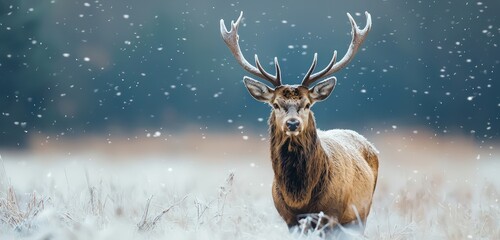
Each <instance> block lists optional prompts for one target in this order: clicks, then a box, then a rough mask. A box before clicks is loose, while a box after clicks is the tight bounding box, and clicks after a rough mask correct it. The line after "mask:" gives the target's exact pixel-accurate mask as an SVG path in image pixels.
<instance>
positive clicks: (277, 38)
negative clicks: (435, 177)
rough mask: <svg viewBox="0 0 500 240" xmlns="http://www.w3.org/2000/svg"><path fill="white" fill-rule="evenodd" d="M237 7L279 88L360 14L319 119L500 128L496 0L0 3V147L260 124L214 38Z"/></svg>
mask: <svg viewBox="0 0 500 240" xmlns="http://www.w3.org/2000/svg"><path fill="white" fill-rule="evenodd" d="M302 4H304V3H302ZM241 10H243V11H244V12H245V14H244V16H245V19H244V24H243V26H242V27H241V28H240V30H239V33H240V43H241V46H242V49H243V51H244V54H245V55H246V56H247V58H248V59H253V54H255V53H257V54H259V58H260V59H261V62H265V63H271V60H272V58H273V57H274V56H278V58H279V59H280V62H281V66H282V72H283V74H284V82H285V83H288V84H296V83H299V82H300V80H301V79H302V76H303V74H304V73H305V72H306V71H307V68H308V67H309V65H310V63H311V60H312V56H313V54H314V52H318V54H319V63H318V65H319V66H318V68H322V67H323V66H325V65H326V64H327V63H328V61H329V59H330V57H331V54H332V52H333V50H335V49H336V50H338V52H339V55H340V56H343V54H344V53H345V51H346V49H347V46H348V43H349V41H350V25H349V23H348V19H347V16H346V15H345V13H346V12H351V13H352V14H353V16H354V17H355V19H356V21H357V22H358V24H359V25H360V26H364V24H365V17H364V14H363V12H364V11H365V10H368V11H369V12H370V13H371V15H372V17H373V30H372V32H371V33H370V34H369V36H368V39H367V41H366V42H365V43H364V46H363V49H362V51H360V52H359V53H358V55H357V56H356V58H355V60H354V61H353V62H352V63H351V64H350V65H349V67H348V68H346V69H344V70H343V71H341V72H339V73H338V74H336V76H337V78H338V79H339V83H338V85H337V87H336V89H335V91H334V93H333V95H332V97H331V99H329V100H328V101H326V102H324V103H321V104H318V106H316V110H315V111H316V112H317V114H316V116H317V118H318V121H319V123H320V126H324V128H333V127H345V128H365V129H366V128H368V127H369V126H380V127H381V128H391V127H392V126H415V127H427V128H431V129H433V130H434V131H435V132H436V133H438V134H448V133H452V134H471V135H473V136H475V137H476V138H477V139H478V140H480V141H483V140H489V139H495V138H496V137H498V135H499V133H500V129H499V125H498V122H499V117H500V94H498V93H499V92H500V86H499V84H498V79H499V73H498V68H499V66H500V58H499V56H500V54H498V53H499V52H500V51H499V47H498V45H499V44H500V42H499V34H500V25H499V21H498V11H499V10H500V4H499V3H498V1H494V0H488V1H483V2H451V1H439V2H433V3H427V1H409V2H404V1H396V0H379V1H368V0H366V1H356V3H353V2H352V1H318V2H316V3H315V5H313V6H307V7H306V6H301V5H300V4H298V3H294V4H293V5H292V3H290V2H289V1H273V2H269V1H251V2H248V3H246V2H245V3H243V2H240V3H235V4H228V3H223V2H222V1H148V4H144V3H141V2H140V1H118V0H116V1H102V2H101V1H88V2H87V1H76V0H75V1H34V0H33V1H14V0H11V1H8V0H6V1H0V84H1V85H0V114H1V115H0V146H4V147H5V146H25V145H26V143H27V140H28V139H29V137H30V136H31V135H32V134H37V135H40V136H52V137H56V138H57V137H61V136H81V135H85V134H109V133H111V132H115V131H122V132H123V131H124V132H128V131H130V132H135V131H136V130H138V129H140V130H144V129H146V130H147V129H154V130H161V131H179V130H182V129H185V128H188V127H190V126H197V127H199V128H203V129H212V130H217V131H223V130H232V131H236V130H235V129H237V127H238V126H245V127H247V126H248V128H256V129H262V132H265V128H266V125H265V119H267V115H268V112H269V109H268V108H267V107H265V106H262V104H259V103H257V102H254V101H253V100H252V99H251V97H250V96H249V95H248V94H247V92H246V89H245V88H244V87H243V84H242V83H241V80H242V77H243V75H245V74H247V73H246V72H244V71H243V70H242V69H240V67H239V65H238V64H237V63H236V61H235V60H234V59H233V58H232V55H231V54H230V52H229V50H228V49H227V48H226V46H225V45H224V43H223V42H222V40H221V38H220V35H219V19H220V18H224V19H225V21H226V24H227V26H229V22H230V20H234V19H236V18H237V17H238V15H239V11H241ZM266 67H267V68H268V69H269V70H272V65H267V64H266ZM259 118H260V119H259ZM262 119H264V120H263V121H262Z"/></svg>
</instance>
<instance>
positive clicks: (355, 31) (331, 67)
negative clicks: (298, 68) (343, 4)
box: [302, 12, 372, 87]
mask: <svg viewBox="0 0 500 240" xmlns="http://www.w3.org/2000/svg"><path fill="white" fill-rule="evenodd" d="M365 15H366V26H365V28H363V29H361V30H360V29H359V28H358V25H357V24H356V22H355V21H354V19H353V18H352V16H351V14H349V13H347V17H348V18H349V21H350V22H351V27H352V32H351V34H352V40H351V44H350V45H349V49H347V53H346V54H345V55H344V57H343V58H342V59H340V61H339V62H337V63H335V61H336V59H337V51H334V52H333V57H332V60H331V61H330V63H329V64H328V66H326V67H325V68H324V69H323V70H321V71H319V72H317V73H314V74H312V72H313V71H314V68H315V67H316V63H317V59H318V54H317V53H315V54H314V59H313V63H312V65H311V67H310V68H309V71H307V74H306V75H305V77H304V79H303V80H302V86H304V87H308V86H309V85H310V84H311V83H313V82H315V81H317V80H318V79H320V78H324V77H326V76H329V75H331V74H333V73H335V72H337V71H339V70H340V69H342V68H344V67H345V66H347V64H349V62H350V61H351V60H352V59H353V58H354V55H356V52H357V51H358V49H359V46H361V44H362V43H363V41H365V38H366V36H367V35H368V32H369V31H370V29H371V28H372V17H371V15H370V14H369V13H368V12H365Z"/></svg>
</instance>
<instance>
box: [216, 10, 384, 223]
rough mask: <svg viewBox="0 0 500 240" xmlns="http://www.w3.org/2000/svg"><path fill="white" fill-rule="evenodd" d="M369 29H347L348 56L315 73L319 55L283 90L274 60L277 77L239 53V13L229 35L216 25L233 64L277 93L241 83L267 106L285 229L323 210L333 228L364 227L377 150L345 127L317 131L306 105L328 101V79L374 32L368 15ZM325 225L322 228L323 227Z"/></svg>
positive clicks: (330, 83) (249, 80)
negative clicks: (349, 32)
mask: <svg viewBox="0 0 500 240" xmlns="http://www.w3.org/2000/svg"><path fill="white" fill-rule="evenodd" d="M365 14H366V17H367V25H366V26H365V28H364V29H361V30H360V29H358V26H357V25H356V22H355V21H354V19H353V18H352V17H351V15H349V14H347V15H348V17H349V21H350V22H351V26H352V41H351V44H350V45H349V48H348V50H347V53H346V54H345V55H344V57H343V58H342V59H341V60H340V61H338V62H337V61H336V59H337V52H336V51H334V54H333V57H332V59H331V61H330V63H329V64H328V65H327V66H326V67H325V68H324V69H323V70H321V71H319V72H317V73H313V71H314V69H315V67H316V63H317V54H314V59H313V63H312V65H311V67H310V68H309V70H308V71H307V73H306V74H305V76H304V79H303V81H302V83H301V84H300V85H283V84H282V83H281V72H280V66H279V64H278V60H277V58H275V59H274V64H275V68H276V74H275V75H271V74H270V73H268V72H266V71H265V70H264V69H263V67H262V66H261V64H260V62H259V59H258V57H257V55H255V66H253V65H252V64H250V63H249V62H248V61H247V60H246V59H245V57H244V56H243V53H242V52H241V49H240V46H239V43H238V38H239V36H238V34H237V31H238V27H239V24H240V22H241V19H242V15H243V13H241V14H240V17H239V18H238V20H237V21H236V22H231V30H230V31H227V29H226V26H225V24H224V21H223V20H221V34H222V37H223V39H224V42H225V43H226V44H227V46H228V47H229V49H230V50H231V52H232V53H233V55H234V56H235V58H236V60H237V61H238V63H239V64H240V65H241V66H242V67H243V68H244V69H245V70H247V71H248V72H250V73H251V74H253V75H255V76H257V77H259V78H262V79H264V80H267V81H268V82H270V83H271V84H272V85H273V86H274V88H271V87H269V86H267V85H266V84H264V83H262V82H259V81H257V80H254V79H252V78H250V77H247V76H245V77H244V78H243V82H244V83H245V86H246V87H247V89H248V91H249V93H250V94H251V95H252V97H254V98H255V99H256V100H258V101H261V102H265V103H268V104H269V105H270V106H272V108H273V110H272V112H271V117H270V118H269V127H270V139H271V140H270V142H271V149H270V150H271V161H272V166H273V171H274V181H273V188H272V194H273V199H274V204H275V206H276V209H277V210H278V213H279V214H280V215H281V217H282V218H283V219H284V220H285V222H286V223H287V224H288V226H289V227H293V226H296V225H297V224H298V223H299V222H298V220H299V218H300V217H301V216H304V214H313V213H319V212H323V213H324V214H326V215H327V216H329V217H331V218H334V219H335V220H336V221H335V223H332V226H334V225H335V224H338V223H340V224H350V223H353V222H356V220H360V221H361V224H362V225H363V226H364V225H365V222H366V218H367V216H368V213H369V211H370V207H371V203H372V196H373V193H374V191H375V185H376V182H377V175H378V158H377V151H376V149H375V148H374V147H373V146H372V144H370V143H369V142H368V141H367V140H366V139H365V138H364V137H363V136H361V135H359V134H358V133H356V132H354V131H350V130H330V131H321V130H317V129H316V122H315V119H314V114H313V112H312V111H311V107H312V106H313V105H314V104H315V103H317V102H320V101H323V100H325V99H327V98H328V96H330V94H331V92H332V91H333V89H334V87H335V85H336V83H337V79H336V78H335V77H329V78H326V79H325V80H323V81H321V82H319V83H317V84H316V85H314V86H313V87H310V85H311V84H312V83H314V82H316V81H318V80H319V79H322V78H325V77H327V76H329V75H331V74H333V73H335V72H337V71H339V70H340V69H342V68H344V67H345V66H347V64H348V63H349V62H350V61H351V60H352V59H353V57H354V55H355V54H356V52H357V51H358V49H359V47H360V45H361V44H362V43H363V41H364V39H365V37H366V36H367V33H368V32H369V30H370V29H371V17H370V14H369V13H367V12H366V13H365ZM320 224H322V223H320Z"/></svg>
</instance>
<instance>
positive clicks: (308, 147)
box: [270, 114, 378, 227]
mask: <svg viewBox="0 0 500 240" xmlns="http://www.w3.org/2000/svg"><path fill="white" fill-rule="evenodd" d="M311 117H312V114H311ZM270 119H273V116H271V118H270ZM311 125H314V124H311ZM270 128H271V160H272V166H273V170H274V176H275V177H274V181H273V187H272V194H273V200H274V204H275V206H276V209H277V210H278V212H279V214H280V215H281V216H282V217H283V219H284V220H285V222H286V223H287V225H288V226H289V227H293V226H295V225H297V224H298V218H297V216H301V215H304V214H308V213H319V212H324V213H325V214H326V215H328V216H332V217H336V218H337V219H336V220H337V222H338V223H340V224H347V223H352V222H353V221H356V220H358V218H357V216H359V218H360V220H361V221H362V223H363V224H364V223H365V222H366V217H367V216H368V213H369V210H370V207H371V202H372V195H373V191H374V190H375V185H376V180H377V172H378V158H377V151H376V150H375V148H374V147H373V146H372V144H370V143H369V142H368V141H367V140H366V139H365V138H364V137H363V136H361V135H359V134H358V133H356V132H354V131H350V130H329V131H321V130H317V129H315V128H314V127H313V126H311V127H310V128H309V129H306V130H305V131H306V135H305V136H307V137H306V138H304V139H298V138H293V137H292V138H289V137H287V136H286V135H285V136H281V135H280V134H279V133H278V134H276V135H274V134H273V132H274V131H275V130H273V129H274V127H273V121H272V120H271V121H270ZM353 206H354V207H355V208H353ZM356 211H357V213H356Z"/></svg>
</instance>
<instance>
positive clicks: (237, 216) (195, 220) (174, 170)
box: [0, 138, 500, 239]
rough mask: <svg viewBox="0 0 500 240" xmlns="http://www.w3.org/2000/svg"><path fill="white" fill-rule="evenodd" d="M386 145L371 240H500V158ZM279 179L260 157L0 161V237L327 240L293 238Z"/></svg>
mask: <svg viewBox="0 0 500 240" xmlns="http://www.w3.org/2000/svg"><path fill="white" fill-rule="evenodd" d="M382 141H383V142H382ZM375 143H376V144H377V146H379V148H380V149H381V159H380V164H381V169H380V175H379V182H378V185H377V190H376V194H375V198H374V202H373V207H372V211H371V213H370V216H369V219H368V224H367V229H366V231H365V235H366V238H368V239H500V228H498V223H499V222H500V208H499V202H498V201H499V198H500V176H499V175H498V174H499V172H498V169H500V162H499V160H500V159H498V155H495V153H494V152H493V151H490V152H489V153H486V151H483V150H480V149H479V148H477V147H475V146H473V145H469V144H468V143H465V144H464V143H458V144H457V143H455V144H456V145H453V144H441V145H440V144H437V146H436V141H433V144H427V145H426V144H425V143H422V142H418V141H413V140H412V141H409V140H401V139H390V138H388V139H380V140H377V141H376V142H375ZM260 144H262V147H267V146H266V144H265V143H264V142H262V143H258V144H257V145H260ZM411 144H414V145H411ZM417 145H418V146H417ZM452 150H454V151H452ZM471 158H472V159H471ZM272 174H273V173H272V170H271V167H270V163H269V161H268V160H267V157H266V155H265V154H262V153H260V152H259V153H256V154H254V155H252V154H246V155H245V157H241V156H234V157H231V156H227V157H226V158H225V159H218V160H214V159H208V158H205V157H203V155H198V156H193V155H190V156H189V157H188V155H186V156H181V155H176V156H175V157H174V156H163V155H158V156H153V157H151V156H149V157H137V156H131V157H123V156H109V155H102V156H96V155H92V157H90V155H86V154H78V155H66V156H64V155H52V154H33V153H31V154H14V153H8V152H7V153H4V154H2V160H0V236H1V239H290V238H295V239H318V234H312V235H307V236H305V235H302V234H301V233H300V230H299V232H297V233H295V234H294V235H291V234H290V233H289V231H288V229H287V227H286V225H285V224H284V222H283V221H282V220H281V219H280V217H279V216H278V214H277V213H276V210H275V208H274V205H273V203H272V198H271V182H272ZM316 233H318V232H316Z"/></svg>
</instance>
